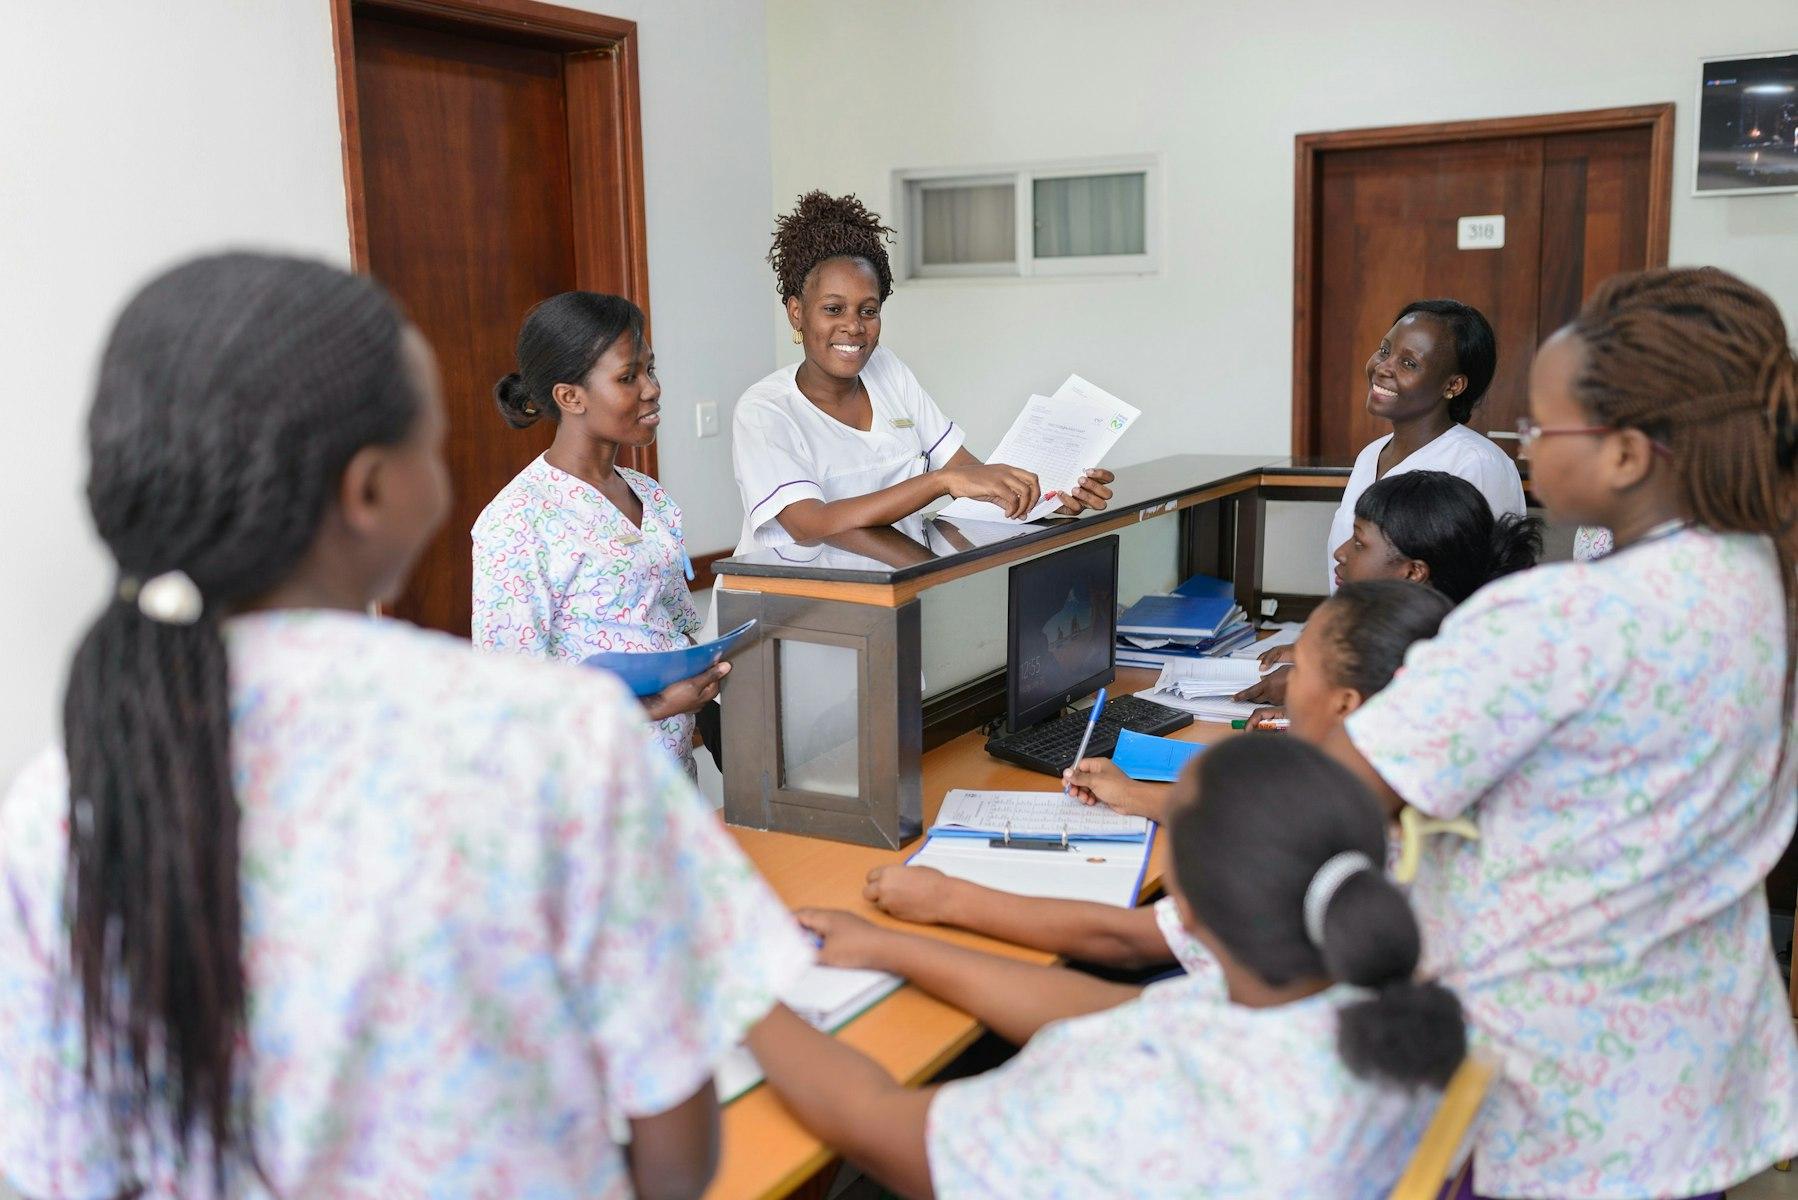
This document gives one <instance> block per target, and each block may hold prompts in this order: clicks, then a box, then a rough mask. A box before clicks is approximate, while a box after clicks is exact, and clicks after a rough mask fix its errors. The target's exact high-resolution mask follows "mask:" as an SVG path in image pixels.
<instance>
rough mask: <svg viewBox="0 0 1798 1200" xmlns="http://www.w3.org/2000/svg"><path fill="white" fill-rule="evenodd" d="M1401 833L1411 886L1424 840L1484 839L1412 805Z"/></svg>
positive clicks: (1402, 872)
mask: <svg viewBox="0 0 1798 1200" xmlns="http://www.w3.org/2000/svg"><path fill="white" fill-rule="evenodd" d="M1605 536H1606V537H1607V538H1608V537H1609V536H1610V531H1609V530H1606V531H1605ZM1607 553H1608V551H1607ZM1398 831H1399V843H1398V868H1397V869H1396V870H1394V871H1393V872H1392V877H1393V879H1395V880H1397V881H1398V882H1399V883H1410V882H1411V881H1412V880H1413V879H1416V878H1417V863H1418V860H1419V858H1420V857H1421V856H1422V854H1423V839H1425V838H1427V837H1431V836H1433V835H1435V834H1438V833H1452V834H1454V835H1455V836H1456V837H1464V838H1466V839H1467V840H1468V841H1470V842H1477V841H1479V840H1480V831H1479V828H1478V826H1476V825H1474V823H1473V822H1472V821H1469V820H1468V819H1467V818H1466V817H1455V818H1454V819H1453V820H1448V821H1438V820H1435V819H1434V818H1431V817H1426V816H1424V815H1423V814H1422V813H1421V812H1418V811H1417V810H1416V809H1415V808H1412V807H1411V806H1410V805H1409V804H1407V805H1405V807H1403V808H1401V809H1399V812H1398Z"/></svg>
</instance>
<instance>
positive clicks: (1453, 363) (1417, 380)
mask: <svg viewBox="0 0 1798 1200" xmlns="http://www.w3.org/2000/svg"><path fill="white" fill-rule="evenodd" d="M1497 368H1498V339H1497V338H1496V337H1494V336H1493V333H1492V326H1491V324H1490V323H1489V322H1488V321H1487V320H1486V318H1485V316H1484V315H1483V314H1482V313H1481V312H1480V310H1479V309H1477V308H1474V307H1472V306H1471V305H1467V304H1462V303H1461V302H1460V301H1458V300H1413V301H1412V302H1411V303H1409V304H1407V305H1405V307H1403V308H1402V309H1400V310H1399V313H1398V317H1397V318H1396V319H1395V320H1394V321H1393V322H1392V328H1391V329H1389V330H1387V331H1386V336H1385V337H1383V338H1381V339H1380V344H1379V345H1378V346H1376V347H1375V348H1374V352H1373V354H1372V355H1371V356H1370V357H1369V358H1368V360H1367V411H1368V412H1370V413H1372V414H1373V415H1374V416H1376V417H1379V418H1381V419H1382V420H1386V421H1391V422H1392V432H1391V433H1389V434H1387V435H1386V436H1385V437H1378V438H1375V439H1374V440H1373V441H1371V442H1369V443H1368V444H1367V445H1366V446H1365V447H1363V448H1362V450H1361V453H1360V454H1358V455H1356V456H1355V467H1354V470H1353V471H1351V472H1350V473H1349V481H1348V486H1347V487H1345V488H1343V489H1342V503H1341V504H1340V505H1338V506H1337V509H1336V515H1335V517H1334V518H1332V519H1331V521H1330V537H1329V540H1328V541H1327V542H1326V543H1325V544H1324V582H1325V587H1326V590H1327V592H1328V593H1330V594H1334V593H1335V591H1336V552H1337V550H1338V549H1340V548H1341V547H1342V546H1343V545H1344V544H1345V543H1347V542H1348V541H1349V540H1350V539H1351V538H1353V537H1354V534H1355V504H1356V503H1357V502H1358V501H1359V500H1360V499H1361V493H1363V492H1365V491H1366V490H1367V489H1368V488H1370V487H1372V486H1373V485H1374V484H1375V483H1378V482H1379V481H1380V480H1382V479H1384V478H1386V477H1387V476H1388V475H1398V474H1401V473H1403V472H1405V471H1441V472H1443V473H1445V474H1448V475H1454V476H1457V477H1459V478H1461V479H1465V480H1466V481H1467V482H1468V483H1471V484H1472V485H1473V486H1474V487H1475V488H1477V489H1479V492H1480V495H1482V496H1484V497H1485V498H1486V503H1488V504H1490V505H1491V506H1492V515H1493V517H1494V518H1499V519H1502V518H1503V517H1504V516H1505V515H1506V514H1510V515H1511V516H1513V517H1517V518H1519V519H1521V518H1522V517H1523V516H1524V515H1525V509H1524V504H1523V478H1522V476H1520V475H1518V473H1517V465H1516V464H1515V463H1513V462H1512V461H1511V458H1510V456H1509V455H1507V454H1506V453H1505V452H1504V451H1503V450H1500V449H1499V448H1498V445H1497V444H1496V443H1495V442H1493V441H1492V440H1491V439H1490V438H1487V437H1484V436H1482V435H1481V434H1478V433H1475V432H1474V431H1473V430H1471V429H1469V428H1468V427H1467V422H1468V420H1469V419H1470V418H1471V417H1472V416H1473V409H1474V406H1475V405H1477V404H1478V403H1479V402H1480V399H1481V397H1483V396H1484V395H1485V394H1486V388H1487V387H1488V386H1489V385H1490V384H1491V383H1492V374H1493V372H1494V371H1495V370H1497ZM1291 661H1292V647H1291V646H1290V645H1287V646H1280V647H1278V648H1276V649H1273V650H1269V651H1268V652H1267V653H1266V654H1264V655H1262V656H1261V662H1262V665H1263V666H1272V665H1274V664H1277V663H1286V662H1291ZM1232 699H1235V700H1239V701H1242V702H1244V703H1247V704H1281V703H1284V702H1285V699H1286V677H1285V674H1284V673H1283V672H1278V671H1276V672H1274V673H1273V674H1271V675H1267V676H1264V677H1263V678H1261V679H1260V680H1257V681H1256V682H1255V683H1252V684H1250V685H1249V686H1248V687H1246V688H1244V689H1243V690H1242V691H1240V692H1238V693H1236V695H1235V696H1233V697H1232Z"/></svg>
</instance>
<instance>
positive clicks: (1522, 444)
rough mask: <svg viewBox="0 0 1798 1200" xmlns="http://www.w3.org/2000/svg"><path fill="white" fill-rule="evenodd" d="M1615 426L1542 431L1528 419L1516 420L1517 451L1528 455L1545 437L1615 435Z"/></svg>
mask: <svg viewBox="0 0 1798 1200" xmlns="http://www.w3.org/2000/svg"><path fill="white" fill-rule="evenodd" d="M1615 432H1617V426H1615V425H1563V426H1560V427H1558V428H1550V429H1544V428H1542V426H1540V425H1538V424H1536V423H1535V422H1534V421H1532V420H1530V419H1529V418H1528V417H1518V418H1517V449H1518V452H1519V453H1520V454H1528V453H1529V452H1530V447H1531V446H1534V445H1535V444H1536V443H1537V442H1539V441H1541V440H1542V439H1543V438H1545V437H1553V436H1555V435H1556V434H1562V433H1615Z"/></svg>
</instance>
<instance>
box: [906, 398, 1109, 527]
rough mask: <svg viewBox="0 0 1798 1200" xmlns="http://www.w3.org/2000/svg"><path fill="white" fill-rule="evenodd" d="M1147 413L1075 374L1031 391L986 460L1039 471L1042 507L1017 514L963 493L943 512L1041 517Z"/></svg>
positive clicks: (982, 517)
mask: <svg viewBox="0 0 1798 1200" xmlns="http://www.w3.org/2000/svg"><path fill="white" fill-rule="evenodd" d="M1141 415H1142V413H1140V412H1139V411H1137V410H1136V409H1134V408H1132V407H1130V405H1128V404H1125V403H1124V402H1123V401H1122V400H1119V399H1118V398H1117V397H1116V396H1113V395H1112V394H1111V393H1110V392H1107V391H1106V390H1105V389H1103V388H1101V387H1096V386H1094V385H1093V384H1090V383H1088V382H1087V381H1086V380H1084V379H1082V378H1080V376H1078V375H1069V376H1068V378H1067V382H1065V383H1063V384H1062V385H1061V386H1060V387H1058V388H1056V389H1055V394H1054V395H1053V396H1032V397H1030V401H1029V403H1027V404H1025V405H1024V411H1023V412H1021V413H1019V414H1018V418H1017V420H1015V421H1013V422H1012V423H1011V428H1010V429H1008V430H1006V432H1005V436H1004V437H1003V438H1001V439H1000V440H999V446H998V448H997V449H996V450H994V451H993V453H992V455H991V456H990V457H989V458H988V459H987V460H986V461H987V462H988V463H1004V464H1005V465H1006V466H1011V467H1018V468H1021V469H1022V470H1025V471H1029V472H1031V473H1033V474H1034V475H1035V476H1036V482H1037V485H1038V486H1040V487H1041V488H1042V489H1043V492H1044V496H1043V499H1042V500H1041V501H1039V502H1038V503H1037V505H1036V507H1035V508H1033V509H1031V510H1030V511H1029V512H1028V513H1026V514H1025V515H1024V516H1023V517H1022V518H1021V519H1020V520H1013V519H1012V518H1010V517H1007V516H1006V515H1005V510H1004V509H1002V508H1000V507H999V506H998V505H996V504H988V503H987V502H986V501H984V500H968V499H961V500H955V501H952V502H950V503H949V504H948V505H947V506H945V507H944V508H943V510H942V511H941V512H939V513H938V514H937V515H938V516H941V517H948V518H950V520H952V521H953V520H964V519H965V520H969V521H1000V522H1004V523H1006V524H1012V525H1017V524H1022V523H1023V522H1025V521H1038V520H1041V519H1042V518H1044V517H1046V516H1048V515H1049V514H1050V513H1052V512H1054V511H1055V510H1056V509H1058V508H1060V507H1061V504H1062V496H1063V495H1064V494H1066V493H1069V492H1072V491H1073V490H1074V485H1075V484H1076V483H1078V482H1080V472H1082V471H1084V470H1086V469H1087V468H1088V467H1096V466H1098V465H1099V464H1100V463H1101V462H1103V461H1104V459H1105V456H1106V455H1107V454H1109V453H1110V452H1111V448H1112V447H1113V446H1115V445H1117V442H1118V439H1119V438H1121V437H1123V436H1124V431H1125V430H1127V429H1129V428H1130V426H1131V425H1133V424H1135V423H1136V418H1137V417H1140V416H1141ZM1050 493H1054V494H1053V495H1051V494H1050Z"/></svg>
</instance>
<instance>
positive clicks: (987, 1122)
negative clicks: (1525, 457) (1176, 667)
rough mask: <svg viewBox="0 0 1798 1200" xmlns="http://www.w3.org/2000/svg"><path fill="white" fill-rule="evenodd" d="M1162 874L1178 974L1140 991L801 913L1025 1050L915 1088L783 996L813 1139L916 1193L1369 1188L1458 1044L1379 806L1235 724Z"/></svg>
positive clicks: (775, 1040)
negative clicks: (1389, 867) (1424, 973)
mask: <svg viewBox="0 0 1798 1200" xmlns="http://www.w3.org/2000/svg"><path fill="white" fill-rule="evenodd" d="M1176 790H1177V793H1178V795H1177V799H1176V803H1175V806H1174V810H1173V816H1172V823H1171V824H1172V828H1171V833H1172V851H1173V859H1172V866H1173V870H1172V873H1171V876H1170V879H1169V890H1170V892H1171V893H1172V896H1173V904H1174V908H1175V911H1176V913H1177V917H1178V921H1177V924H1178V926H1179V931H1180V935H1181V940H1182V942H1183V943H1184V945H1183V946H1182V947H1181V948H1180V949H1181V957H1182V959H1183V961H1186V962H1187V963H1188V965H1189V973H1188V974H1186V975H1183V976H1180V977H1177V978H1174V979H1170V980H1166V981H1164V982H1160V983H1155V984H1151V985H1149V986H1148V987H1147V988H1146V989H1144V988H1139V987H1134V986H1129V985H1125V984H1119V983H1111V982H1108V981H1105V980H1101V979H1097V978H1095V977H1093V976H1091V975H1087V974H1083V973H1081V972H1078V971H1073V970H1069V969H1067V968H1063V967H1037V966H1030V965H1027V964H1024V963H1020V962H1017V961H1014V960H1012V959H1007V958H1001V957H998V956H996V955H990V954H984V953H981V952H979V951H975V950H968V949H964V948H962V947H959V946H955V945H951V944H950V943H948V942H944V941H941V940H939V939H936V938H929V937H921V936H919V935H916V934H910V933H902V932H899V931H897V930H892V929H886V928H882V927H879V926H875V925H872V924H870V923H868V922H867V921H864V920H862V919H861V918H859V917H855V916H851V915H850V914H848V913H842V912H824V911H817V910H807V911H802V912H801V913H800V914H799V919H800V922H801V923H802V924H804V925H806V926H808V927H809V928H811V929H812V930H813V931H814V932H816V933H817V934H819V935H820V936H821V937H822V939H823V945H822V950H821V952H820V954H821V958H822V960H823V961H824V962H827V963H833V964H836V965H838V966H849V967H871V968H878V969H881V970H887V971H893V972H896V973H898V974H901V975H904V976H905V977H907V978H908V979H910V980H911V981H912V983H914V984H915V985H917V986H918V987H920V988H922V989H923V990H925V991H927V992H929V993H931V994H932V995H935V996H938V997H940V998H941V999H943V1000H945V1001H947V1002H948V1003H950V1004H953V1005H955V1006H956V1007H958V1008H961V1009H963V1010H964V1011H966V1012H969V1013H972V1014H973V1015H974V1016H975V1017H977V1018H978V1019H979V1020H980V1021H981V1022H982V1023H983V1024H985V1025H987V1026H988V1027H989V1028H991V1029H992V1030H993V1031H994V1032H996V1033H998V1034H999V1035H1001V1036H1002V1037H1004V1038H1006V1039H1007V1040H1010V1041H1013V1042H1017V1043H1027V1044H1025V1045H1024V1047H1023V1049H1022V1050H1021V1051H1020V1052H1019V1054H1018V1056H1017V1057H1016V1058H1014V1059H1013V1060H1012V1061H1011V1062H1009V1063H1007V1064H1006V1065H1005V1066H1002V1067H1000V1068H998V1069H996V1070H993V1071H989V1072H987V1073H986V1074H983V1075H978V1076H975V1077H972V1078H969V1079H962V1080H958V1081H955V1082H953V1083H948V1084H944V1085H942V1086H940V1087H932V1088H924V1089H910V1088H905V1087H901V1086H900V1085H899V1084H897V1083H895V1082H894V1081H893V1080H892V1079H891V1078H889V1077H888V1076H887V1074H886V1072H884V1071H883V1070H881V1069H880V1068H879V1067H878V1066H876V1065H875V1064H874V1063H873V1062H872V1061H870V1060H868V1059H867V1058H865V1057H863V1056H862V1055H861V1054H860V1053H858V1052H857V1051H855V1050H854V1049H851V1048H850V1047H849V1046H848V1045H846V1044H844V1043H843V1042H841V1041H838V1040H836V1039H834V1038H831V1037H829V1036H827V1035H825V1034H822V1033H819V1032H817V1031H816V1030H814V1029H812V1028H811V1027H810V1026H808V1025H806V1024H805V1022H803V1021H802V1020H800V1019H799V1018H798V1017H797V1016H795V1015H794V1014H793V1013H791V1012H789V1011H788V1010H786V1009H785V1008H781V1007H777V1008H776V1009H775V1010H774V1011H773V1012H772V1013H770V1014H769V1015H768V1017H767V1018H765V1019H764V1020H763V1021H762V1022H761V1024H759V1025H757V1026H756V1028H755V1030H754V1031H753V1032H752V1033H751V1034H750V1038H749V1045H750V1048H751V1049H752V1050H753V1051H754V1052H755V1056H756V1058H757V1060H758V1061H760V1063H761V1064H762V1066H763V1068H764V1070H765V1071H766V1072H767V1077H768V1082H769V1084H770V1085H771V1086H772V1087H773V1088H774V1090H775V1092H776V1093H777V1094H778V1095H779V1096H780V1097H781V1099H782V1101H784V1102H785V1103H786V1105H787V1107H788V1108H789V1109H790V1110H791V1111H792V1112H793V1114H794V1115H795V1116H796V1117H797V1118H798V1119H799V1121H800V1122H801V1123H802V1124H804V1125H805V1126H806V1127H807V1128H809V1129H811V1130H812V1131H813V1132H814V1133H815V1134H817V1135H818V1136H819V1137H820V1138H822V1139H823V1140H824V1142H825V1143H826V1144H828V1145H830V1146H832V1147H834V1148H835V1149H837V1150H839V1151H841V1152H842V1153H843V1154H844V1155H845V1157H847V1158H849V1159H850V1160H851V1161H854V1162H856V1163H858V1164H860V1165H862V1166H863V1167H864V1168H866V1169H867V1170H868V1171H869V1172H870V1173H872V1174H873V1175H874V1176H876V1177H877V1178H878V1179H880V1180H881V1181H882V1182H883V1183H885V1184H886V1185H887V1186H889V1187H891V1188H893V1189H895V1190H896V1191H898V1192H899V1193H900V1194H902V1195H906V1196H924V1195H931V1194H933V1193H934V1194H935V1195H937V1196H939V1197H948V1198H953V1197H961V1196H967V1197H974V1196H980V1197H986V1196H1005V1197H1011V1198H1017V1200H1032V1198H1034V1197H1049V1196H1083V1197H1085V1196H1092V1197H1105V1196H1223V1195H1228V1196H1299V1195H1304V1196H1320V1197H1355V1198H1359V1197H1368V1198H1372V1197H1379V1196H1384V1195H1386V1194H1387V1192H1388V1190H1389V1189H1390V1188H1391V1187H1392V1185H1393V1183H1394V1182H1395V1181H1396V1180H1397V1179H1398V1176H1399V1174H1400V1173H1401V1172H1402V1171H1403V1169H1404V1165H1405V1162H1406V1160H1407V1159H1408V1158H1409V1157H1410V1155H1411V1152H1412V1150H1413V1149H1414V1148H1415V1146H1416V1144H1417V1141H1418V1138H1419V1137H1420V1136H1421V1135H1422V1133H1423V1130H1424V1127H1425V1126H1426V1125H1427V1124H1428V1123H1429V1120H1430V1117H1431V1115H1432V1114H1433V1112H1434V1110H1435V1107H1436V1105H1437V1102H1438V1096H1437V1095H1436V1091H1437V1090H1438V1089H1440V1088H1441V1087H1442V1086H1443V1085H1444V1084H1446V1083H1447V1081H1448V1079H1449V1077H1450V1076H1451V1075H1453V1073H1454V1071H1455V1068H1456V1067H1457V1066H1458V1065H1459V1064H1460V1062H1461V1059H1462V1056H1463V1054H1464V1052H1465V1047H1466V1033H1465V1030H1464V1027H1463V1025H1462V1021H1461V1007H1460V1004H1459V1002H1458V1001H1457V1000H1456V999H1455V996H1454V995H1453V993H1451V992H1449V991H1447V990H1445V989H1443V988H1441V987H1439V986H1437V985H1435V984H1433V983H1427V982H1422V981H1419V980H1418V979H1417V978H1416V977H1415V974H1414V973H1415V970H1416V967H1417V959H1418V952H1419V935H1418V927H1417V922H1416V920H1415V919H1414V918H1413V917H1412V915H1411V910H1410V907H1409V905H1408V904H1407V903H1406V901H1405V898H1404V896H1403V895H1402V894H1401V893H1400V892H1399V890H1398V889H1397V887H1396V886H1395V885H1394V884H1393V883H1392V882H1391V881H1390V880H1389V879H1387V877H1386V876H1385V874H1384V873H1383V872H1382V871H1381V870H1380V867H1379V864H1380V863H1381V861H1383V859H1384V857H1385V853H1386V827H1385V821H1384V820H1383V818H1382V817H1381V814H1380V810H1379V807H1378V806H1377V805H1376V804H1375V803H1374V801H1373V798H1372V797H1371V796H1369V795H1368V794H1367V791H1366V790H1365V789H1364V788H1363V787H1361V786H1360V785H1359V784H1358V783H1357V782H1356V781H1355V779H1354V778H1353V777H1352V776H1351V775H1350V774H1349V773H1348V772H1347V771H1345V770H1343V769H1341V768H1340V767H1339V766H1338V765H1337V764H1336V763H1334V762H1332V761H1331V760H1330V759H1329V757H1328V756H1327V755H1325V754H1323V753H1322V752H1320V751H1318V750H1316V749H1314V748H1313V747H1311V746H1309V745H1307V744H1305V743H1302V742H1294V741H1289V740H1284V739H1278V738H1269V737H1241V738H1232V739H1229V740H1228V741H1225V742H1223V743H1220V744H1219V745H1217V746H1215V747H1213V748H1212V749H1211V750H1209V751H1207V752H1206V753H1204V754H1202V755H1200V756H1199V757H1198V758H1197V759H1195V760H1194V762H1193V765H1192V766H1189V767H1188V768H1187V770H1186V772H1185V773H1184V774H1183V775H1182V776H1181V778H1180V781H1179V783H1178V784H1177V785H1176Z"/></svg>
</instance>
